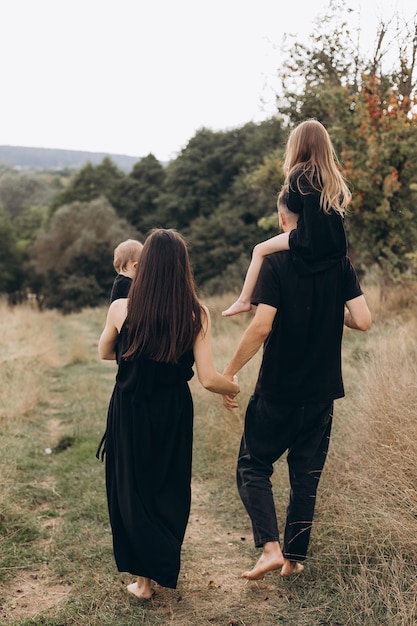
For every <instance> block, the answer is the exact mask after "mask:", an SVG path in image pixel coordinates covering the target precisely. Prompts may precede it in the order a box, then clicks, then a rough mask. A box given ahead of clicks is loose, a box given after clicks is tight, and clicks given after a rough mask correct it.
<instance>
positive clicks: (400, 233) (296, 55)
mask: <svg viewBox="0 0 417 626" xmlns="http://www.w3.org/2000/svg"><path fill="white" fill-rule="evenodd" d="M344 7H345V4H344V2H340V1H339V0H333V1H332V2H331V3H330V8H329V13H328V14H327V15H325V16H323V17H321V18H320V22H319V23H318V24H316V29H315V31H314V33H313V34H312V35H311V37H310V40H309V45H304V44H298V43H295V44H294V45H293V47H292V48H290V49H289V50H288V51H287V52H288V58H287V61H286V62H285V63H284V65H283V68H282V74H281V78H282V97H281V99H280V101H279V102H280V110H281V112H283V113H285V114H286V115H287V116H288V120H289V128H291V127H292V125H293V124H294V123H298V122H299V121H301V120H302V119H306V118H310V117H315V118H316V119H318V120H319V121H321V122H322V123H323V124H324V125H325V126H326V128H327V129H328V131H329V133H330V136H331V138H332V140H333V143H334V145H335V148H336V151H337V153H338V154H339V156H341V167H342V170H343V173H344V175H345V176H346V178H347V180H348V181H349V183H350V185H351V187H352V191H353V202H352V210H351V212H350V214H349V215H348V217H347V219H346V226H347V230H348V239H349V250H350V255H351V256H352V257H353V258H354V261H355V263H356V264H357V265H358V266H362V269H363V270H366V269H367V268H369V267H370V266H371V265H377V266H378V267H379V268H380V269H381V270H382V272H383V275H384V277H385V279H386V280H388V279H392V278H394V277H395V276H398V275H399V273H401V272H404V271H405V270H406V269H407V268H408V266H409V260H408V259H409V256H408V255H409V254H412V253H413V252H415V250H416V249H417V218H416V213H415V210H414V206H415V193H414V192H413V184H414V183H416V182H417V165H416V164H417V126H416V122H417V120H416V110H415V105H416V103H417V101H416V92H415V69H416V68H415V62H416V53H417V30H416V25H415V24H414V27H413V29H412V30H410V29H406V30H405V31H403V30H401V29H399V30H397V32H396V42H397V44H398V59H397V68H396V69H395V70H391V71H387V70H385V69H383V68H384V66H385V58H384V49H386V48H384V45H383V44H385V38H386V37H387V33H388V25H387V24H383V23H381V24H380V25H379V30H378V32H377V33H376V45H375V51H374V54H373V57H372V58H371V59H368V60H365V59H363V58H361V56H360V54H359V52H358V46H357V45H355V43H354V42H353V40H352V37H351V34H350V32H349V29H348V26H347V23H346V21H345V19H344V18H345V16H344V14H343V11H344ZM330 23H331V24H332V25H333V26H332V28H329V25H330Z"/></svg>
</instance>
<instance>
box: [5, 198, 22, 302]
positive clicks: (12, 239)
mask: <svg viewBox="0 0 417 626" xmlns="http://www.w3.org/2000/svg"><path fill="white" fill-rule="evenodd" d="M0 240H1V246H0V294H9V295H11V294H12V293H14V292H17V291H19V289H20V288H21V283H22V280H23V264H22V256H21V254H20V253H19V249H18V246H17V237H16V233H15V230H14V228H13V224H12V221H11V219H10V215H9V214H8V213H7V212H6V211H4V209H2V208H1V207H0Z"/></svg>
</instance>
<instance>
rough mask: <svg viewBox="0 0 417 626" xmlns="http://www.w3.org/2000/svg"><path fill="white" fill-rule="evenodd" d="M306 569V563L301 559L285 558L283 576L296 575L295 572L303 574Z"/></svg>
mask: <svg viewBox="0 0 417 626" xmlns="http://www.w3.org/2000/svg"><path fill="white" fill-rule="evenodd" d="M303 569H304V565H303V564H302V563H300V562H299V561H289V560H288V559H285V560H284V565H283V566H282V569H281V576H283V577H284V578H286V577H287V576H294V574H301V572H302V571H303Z"/></svg>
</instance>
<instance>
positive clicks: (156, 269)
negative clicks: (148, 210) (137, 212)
mask: <svg viewBox="0 0 417 626" xmlns="http://www.w3.org/2000/svg"><path fill="white" fill-rule="evenodd" d="M201 316H202V307H201V304H200V302H199V301H198V298H197V294H196V290H195V285H194V279H193V274H192V270H191V263H190V258H189V255H188V250H187V246H186V244H185V241H184V239H183V238H182V237H181V235H180V234H179V233H177V232H176V231H175V230H172V229H167V230H166V229H156V230H154V231H152V233H151V234H150V235H149V236H148V238H147V239H146V241H145V244H144V246H143V250H142V253H141V256H140V259H139V263H138V266H137V269H136V276H135V278H134V279H133V282H132V286H131V288H130V291H129V301H128V306H127V317H126V324H127V332H128V335H127V337H128V343H127V349H126V351H125V353H124V355H123V356H124V357H125V358H126V359H131V358H135V357H138V356H144V357H146V358H148V359H152V360H154V361H162V362H164V363H176V362H177V361H178V359H179V358H180V356H181V355H182V354H184V352H186V351H187V350H189V349H191V348H192V346H193V344H194V340H195V338H196V336H197V335H198V333H199V332H200V331H201V328H202V320H201Z"/></svg>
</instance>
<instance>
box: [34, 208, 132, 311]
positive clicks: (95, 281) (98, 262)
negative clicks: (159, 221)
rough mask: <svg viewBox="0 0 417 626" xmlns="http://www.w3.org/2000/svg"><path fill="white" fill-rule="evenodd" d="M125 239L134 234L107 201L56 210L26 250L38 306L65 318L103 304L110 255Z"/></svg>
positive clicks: (111, 276) (108, 281) (108, 282)
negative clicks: (29, 260) (89, 307)
mask: <svg viewBox="0 0 417 626" xmlns="http://www.w3.org/2000/svg"><path fill="white" fill-rule="evenodd" d="M128 237H132V238H135V237H136V232H135V231H134V230H133V229H132V227H131V226H130V225H129V224H128V223H127V222H126V221H125V220H122V219H120V218H119V217H118V216H117V214H116V212H115V210H114V209H113V207H112V206H111V205H110V204H109V202H108V201H107V200H106V199H105V198H97V199H95V200H93V201H91V202H73V203H72V204H68V205H65V206H62V207H60V208H59V209H57V210H56V212H55V213H54V215H53V217H52V219H51V222H50V225H49V228H48V230H45V231H42V232H41V233H39V235H38V237H37V238H36V240H35V242H34V243H33V245H32V247H31V250H30V253H31V255H30V256H31V272H30V277H31V282H30V284H31V286H32V289H33V290H34V291H35V292H36V294H37V296H38V299H39V301H40V302H42V303H43V304H44V305H45V306H46V307H50V308H53V307H56V308H59V309H62V310H63V311H64V312H66V313H68V312H71V311H75V310H78V309H80V308H82V307H85V306H93V305H97V304H99V303H102V302H104V301H107V300H108V297H109V295H110V289H111V285H112V282H113V279H114V276H115V274H114V269H113V264H112V260H113V250H114V248H115V246H116V245H117V244H118V243H120V241H122V240H124V239H127V238H128Z"/></svg>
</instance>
